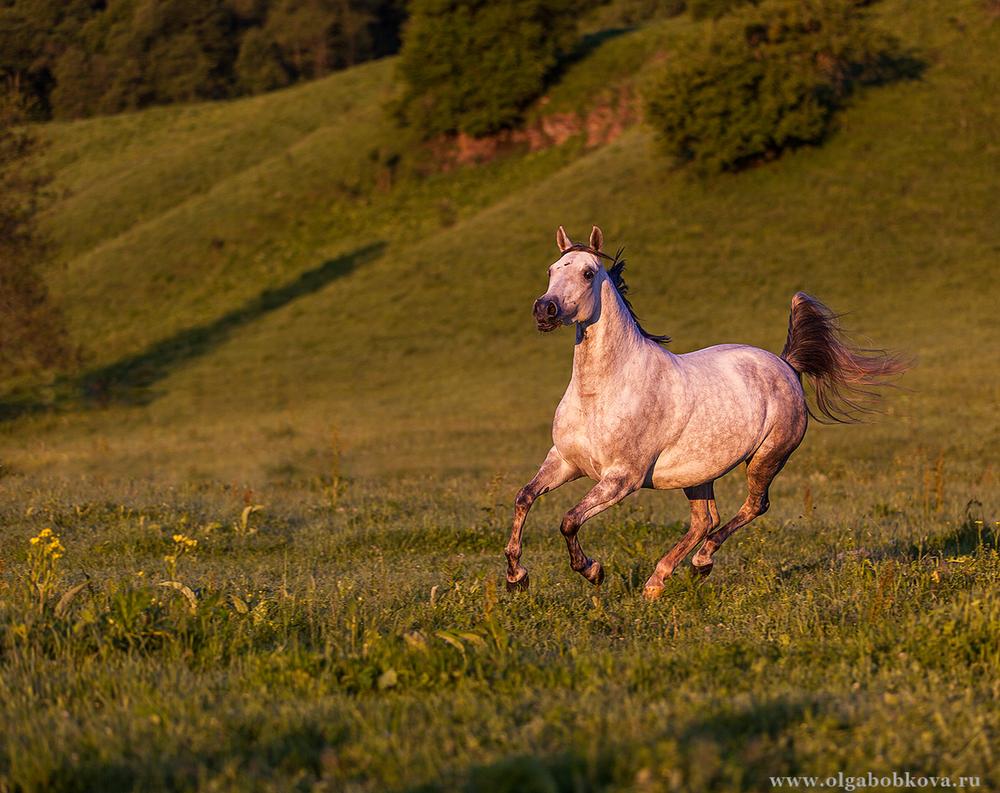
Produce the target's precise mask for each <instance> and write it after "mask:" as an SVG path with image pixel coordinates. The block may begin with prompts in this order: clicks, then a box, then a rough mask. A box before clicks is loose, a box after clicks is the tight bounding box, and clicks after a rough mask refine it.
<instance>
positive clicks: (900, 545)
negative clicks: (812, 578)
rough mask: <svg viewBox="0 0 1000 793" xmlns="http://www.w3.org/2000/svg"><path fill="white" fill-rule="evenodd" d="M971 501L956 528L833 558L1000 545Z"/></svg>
mask: <svg viewBox="0 0 1000 793" xmlns="http://www.w3.org/2000/svg"><path fill="white" fill-rule="evenodd" d="M972 504H973V502H970V504H969V507H967V508H966V515H965V520H964V521H963V522H962V523H960V524H959V525H958V526H956V527H955V528H954V529H952V530H950V531H947V532H944V533H942V534H934V535H930V536H927V537H923V538H921V539H920V540H918V541H916V542H914V541H913V540H893V541H892V542H889V543H886V544H885V545H882V546H879V547H876V548H872V549H870V550H864V551H853V552H850V553H848V552H845V553H843V554H838V556H837V557H835V559H834V560H833V561H834V563H840V562H842V561H844V560H845V559H848V558H863V559H870V560H872V561H873V562H878V561H884V560H888V559H894V560H896V561H898V562H915V561H917V560H919V559H922V558H924V557H926V556H941V557H957V556H967V555H969V554H972V553H974V552H976V551H978V550H979V549H980V548H982V549H984V550H986V551H989V550H994V549H998V548H1000V534H998V532H997V531H996V529H994V528H992V527H990V526H989V524H988V522H987V521H985V520H979V519H977V518H976V517H975V515H973V514H972V512H971V511H970V507H971V506H972ZM830 563H831V560H830V558H829V557H823V558H821V559H816V560H814V561H810V562H802V563H799V564H794V565H789V566H787V567H783V568H782V570H781V573H780V577H781V578H785V579H790V578H794V577H796V576H799V575H802V574H803V573H811V572H815V571H816V570H819V569H821V568H826V567H828V566H829V565H830Z"/></svg>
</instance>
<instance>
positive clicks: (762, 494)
mask: <svg viewBox="0 0 1000 793" xmlns="http://www.w3.org/2000/svg"><path fill="white" fill-rule="evenodd" d="M799 441H801V437H800V438H799V439H798V440H797V441H796V442H795V443H793V444H790V445H789V444H787V443H782V444H780V445H771V446H762V447H761V448H760V449H758V450H757V452H756V453H755V454H754V456H753V457H751V458H750V460H749V461H748V462H747V485H748V490H749V493H748V494H747V498H746V501H744V502H743V506H742V507H740V511H739V512H737V513H736V515H735V517H733V519H732V520H730V521H729V522H728V523H727V524H726V525H725V526H723V527H722V528H721V529H716V530H715V531H713V532H712V533H711V534H709V535H708V537H707V538H706V539H705V542H704V543H703V544H702V546H701V548H699V549H698V552H697V553H696V554H695V555H694V556H693V557H692V559H691V566H692V567H693V568H694V570H695V572H697V573H700V574H701V575H708V574H709V573H710V572H712V566H713V565H714V564H715V563H714V561H713V560H712V557H713V556H715V552H716V551H717V550H719V546H721V545H722V543H724V542H725V541H726V540H728V539H729V538H730V537H731V536H732V535H733V534H735V533H736V531H737V530H738V529H741V528H743V527H744V526H746V525H747V524H748V523H749V522H750V521H752V520H754V519H755V518H759V517H760V516H761V515H763V514H764V513H765V512H767V509H768V507H769V506H770V504H771V502H770V501H768V497H767V492H768V488H770V486H771V482H772V481H773V480H774V477H776V476H777V475H778V472H779V471H780V470H781V468H782V466H784V464H785V461H786V460H787V459H788V457H789V456H790V455H791V453H792V452H793V451H795V449H796V447H797V446H798V445H799Z"/></svg>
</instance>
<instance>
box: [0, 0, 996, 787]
mask: <svg viewBox="0 0 1000 793" xmlns="http://www.w3.org/2000/svg"><path fill="white" fill-rule="evenodd" d="M915 5H916V6H917V7H914V6H915ZM873 8H874V12H875V14H876V16H877V19H878V21H879V23H880V24H881V25H882V26H884V27H886V28H887V29H889V30H892V31H893V32H895V33H896V34H897V35H898V36H900V38H901V39H903V40H904V41H905V42H907V43H908V44H910V45H912V46H913V47H915V48H916V50H917V52H918V53H919V54H920V57H921V58H922V59H923V61H924V63H925V69H924V72H923V74H922V77H921V78H920V79H919V80H914V81H909V82H902V83H897V84H894V85H889V86H883V87H879V88H875V89H870V90H868V91H866V92H864V93H862V94H860V95H859V96H858V97H856V99H855V100H854V101H853V103H852V105H851V107H850V108H849V109H848V110H847V111H846V112H845V113H844V114H843V115H842V116H841V117H840V121H839V127H838V130H837V131H836V133H835V134H834V135H833V136H832V137H831V139H830V140H829V141H828V142H827V143H826V144H825V145H824V146H823V147H822V148H819V149H803V150H800V151H798V152H796V153H794V154H791V155H788V156H785V157H783V158H781V159H780V160H778V161H776V162H773V163H770V164H768V165H766V166H764V167H760V168H756V169H752V170H750V171H747V172H745V173H742V174H740V175H736V176H733V175H727V176H723V177H719V178H714V179H712V180H710V181H697V180H695V179H693V178H691V177H690V176H689V175H687V174H685V173H684V172H683V171H677V170H673V169H671V167H670V166H669V164H668V163H666V162H664V161H662V160H661V159H660V158H659V157H658V155H657V154H656V149H655V146H654V143H653V140H652V136H651V134H650V132H649V131H648V130H646V129H645V128H643V127H641V126H637V127H634V128H631V129H629V130H628V131H626V132H625V134H623V135H622V136H621V137H619V138H618V139H617V140H615V141H614V142H613V143H610V144H608V145H605V146H601V147H598V148H588V147H587V146H586V145H585V144H584V142H583V140H581V139H573V140H571V141H569V142H567V143H566V144H564V145H562V146H559V147H555V148H550V149H547V150H543V151H538V152H534V153H520V154H511V155H510V156H506V157H503V158H500V159H498V160H496V161H494V162H492V163H489V164H487V165H481V166H476V167H467V168H455V169H451V170H448V171H446V172H444V173H436V174H432V175H429V176H428V175H420V174H419V173H416V172H413V171H411V170H408V169H407V168H394V167H393V165H392V162H393V159H392V155H393V153H394V152H395V150H396V147H397V146H398V142H397V140H396V134H395V133H394V131H393V129H392V128H391V126H390V125H389V124H388V123H387V122H386V120H385V118H384V116H383V113H382V107H383V105H384V103H385V102H386V101H387V100H388V98H389V97H390V96H391V93H392V90H393V84H392V81H393V72H392V70H393V64H392V62H391V61H383V62H376V63H372V64H368V65H365V66H362V67H359V68H357V69H352V70H350V71H347V72H343V73H340V74H337V75H334V76H332V77H329V78H326V79H323V80H320V81H317V82H314V83H310V84H306V85H301V86H298V87H295V88H292V89H289V90H287V91H282V92H278V93H275V94H270V95H266V96H261V97H256V98H253V99H248V100H241V101H237V102H231V103H221V104H211V105H198V106H189V107H166V108H157V109H153V110H150V111H144V112H141V113H136V114H130V115H124V116H119V117H112V118H98V119H92V120H87V121H79V122H72V123H59V124H51V125H47V126H46V127H44V128H43V129H42V130H41V131H42V133H43V134H44V135H45V136H46V137H47V138H48V140H49V141H50V148H49V151H48V155H47V156H48V158H49V164H50V165H51V166H52V167H53V168H54V169H55V172H56V182H55V189H56V195H57V200H56V202H55V204H54V206H53V208H52V210H51V212H50V214H49V216H48V217H47V218H46V224H47V227H48V229H49V230H50V232H51V234H52V236H53V238H54V240H55V242H56V245H57V249H58V252H59V254H58V257H57V259H56V261H55V262H53V264H52V266H51V268H50V270H49V272H48V273H47V276H48V279H49V283H50V285H51V288H52V291H53V294H54V295H55V296H56V297H57V298H58V299H59V300H60V302H61V303H62V304H63V305H64V306H65V310H66V313H67V316H68V320H69V323H70V327H71V331H72V333H73V336H74V338H75V339H77V340H78V341H79V342H80V343H81V345H82V346H83V348H84V350H85V353H86V355H87V360H86V365H85V367H84V370H83V371H82V372H81V373H80V374H79V375H78V376H73V377H71V378H62V379H55V380H52V381H49V382H42V383H38V382H33V383H17V384H13V385H11V387H10V388H9V389H8V392H7V393H6V395H5V396H4V397H3V398H2V400H0V403H2V404H0V414H2V417H3V421H2V423H0V791H3V792H4V793H6V791H15V790H16V791H35V790H39V791H41V790H81V791H83V790H161V789H164V790H220V791H225V790H233V791H235V790H247V789H255V790H274V791H285V790H293V789H294V790H345V789H346V790H357V791H376V790H378V791H381V790H397V791H416V790H454V789H469V790H499V791H505V790H506V791H570V790H641V791H645V790H649V791H659V790H684V791H688V790H690V791H735V790H746V791H756V790H769V789H770V785H769V782H768V778H769V777H771V776H778V775H794V774H806V775H817V776H824V777H825V776H828V775H835V774H836V773H837V772H843V773H844V774H845V775H848V776H851V775H854V776H862V775H865V774H867V773H868V772H869V771H872V772H874V773H876V774H879V773H883V772H888V773H891V772H892V771H893V770H895V771H898V772H900V773H902V772H904V771H906V770H909V771H911V772H912V773H915V774H924V775H936V776H950V777H954V778H956V779H957V777H958V776H963V775H965V776H969V775H971V776H978V777H980V781H981V788H980V789H983V790H995V789H998V788H1000V757H998V753H997V749H996V746H997V745H1000V591H998V587H997V584H998V580H1000V551H998V548H1000V544H998V530H1000V526H998V522H997V519H998V517H1000V509H998V507H1000V499H998V497H997V493H998V481H997V479H998V471H997V460H998V456H997V450H998V449H1000V425H998V422H997V418H996V409H997V405H998V404H1000V365H998V362H997V358H996V350H997V349H998V344H1000V322H998V315H997V311H996V303H997V297H998V293H1000V290H998V287H1000V277H998V275H997V272H998V270H997V267H998V264H1000V202H998V200H997V199H998V196H1000V105H998V104H997V102H996V97H997V95H998V94H1000V65H998V63H997V60H996V57H995V53H996V52H998V51H1000V19H998V17H997V16H996V14H995V11H992V10H991V7H990V6H989V4H986V3H983V2H981V1H980V0H961V1H959V2H945V0H934V1H933V2H926V3H921V4H909V3H905V2H903V0H884V2H881V3H879V4H876V5H875V6H874V7H873ZM692 30H693V34H694V35H699V31H698V29H697V26H695V25H693V23H691V22H690V21H689V20H687V19H686V18H682V19H677V20H669V21H666V22H661V23H657V24H656V25H655V26H653V27H650V28H642V29H638V30H635V31H631V32H626V33H622V34H621V35H616V36H613V37H607V38H606V39H605V40H604V41H603V42H602V43H600V44H599V45H598V46H597V47H596V48H595V49H593V50H591V51H590V52H589V53H588V54H587V55H586V56H585V57H583V58H581V59H580V60H579V61H577V62H576V63H574V64H573V65H572V66H571V67H570V68H569V69H568V70H567V71H566V73H565V74H564V75H563V77H562V81H561V82H560V84H559V85H558V86H556V87H555V88H553V91H552V95H551V97H550V101H549V102H548V103H546V104H545V105H542V106H540V107H539V109H538V110H537V111H536V112H537V113H539V114H541V113H544V112H547V111H546V108H549V109H552V110H553V111H558V112H565V111H566V109H567V108H568V107H572V106H574V105H575V106H577V107H579V108H580V110H581V112H584V111H585V110H586V105H587V103H588V102H589V101H595V102H599V101H601V99H600V96H601V93H600V90H601V85H602V84H603V83H604V82H605V81H606V80H608V79H612V80H615V79H618V80H622V81H628V82H630V83H633V84H635V85H641V83H642V81H643V80H644V79H645V78H646V76H647V75H648V73H649V72H650V70H651V69H654V68H655V64H656V63H657V62H658V60H659V59H661V58H662V57H669V53H670V48H671V42H672V41H673V40H674V38H675V37H679V36H683V35H692ZM560 223H563V224H565V225H566V226H567V228H568V229H569V231H570V233H571V234H575V235H579V236H584V235H585V233H586V232H587V231H588V230H589V228H590V224H591V223H599V224H600V225H601V226H602V227H603V228H604V231H605V235H606V238H607V239H608V244H609V246H610V247H616V246H617V245H619V244H625V245H626V246H627V253H628V258H629V261H630V268H629V271H628V272H629V274H630V278H629V281H630V285H631V287H632V297H633V303H634V305H635V306H636V308H637V310H638V311H639V313H640V315H641V316H642V318H643V322H644V325H645V326H646V327H647V328H648V329H650V330H652V331H654V332H667V333H670V335H671V336H672V337H673V338H674V340H675V341H674V342H673V344H672V349H674V350H675V351H685V350H690V349H695V348H698V347H701V346H705V345H708V344H714V343H718V342H726V341H743V342H749V343H753V344H758V345H760V346H763V347H765V348H767V349H771V350H778V349H780V347H781V344H782V343H783V341H784V335H785V326H786V321H787V312H788V307H789V300H790V298H791V295H792V294H793V293H794V292H795V291H796V290H798V289H805V290H806V291H809V292H810V293H812V294H815V295H817V296H819V297H820V298H821V299H823V300H824V301H826V302H828V303H829V304H830V305H832V306H833V307H835V308H836V309H839V310H843V311H849V312H850V313H849V315H848V317H847V318H846V319H845V322H846V324H847V325H848V326H849V327H852V328H855V329H857V330H858V331H859V333H860V334H861V335H862V336H863V335H869V336H871V337H872V338H873V339H874V340H876V342H878V343H879V344H882V345H886V346H890V347H894V348H897V349H903V350H905V351H907V352H908V353H910V354H911V355H913V356H915V357H916V359H917V365H916V366H915V368H914V369H913V371H912V372H911V373H910V374H909V375H907V377H906V378H905V379H904V380H903V381H902V383H901V386H902V388H900V389H899V390H897V391H896V392H894V393H892V394H891V395H890V399H889V402H888V414H887V415H886V416H885V417H883V418H881V419H880V420H879V421H878V422H876V423H874V424H871V425H865V426H857V427H820V426H816V425H814V426H812V427H811V428H810V431H809V433H808V434H807V436H806V440H805V443H804V444H803V446H802V448H801V449H800V450H799V451H798V452H796V454H795V455H794V456H793V458H792V460H791V462H790V463H789V465H788V466H787V468H786V469H785V471H784V472H783V473H782V474H781V475H780V476H779V477H778V479H777V480H776V482H775V486H774V488H773V490H772V496H771V502H772V507H771V511H770V512H769V513H768V514H767V515H766V516H765V517H763V518H761V519H759V520H758V521H756V522H755V523H754V524H753V525H752V526H751V527H749V528H747V529H745V530H743V531H742V532H740V533H738V534H737V535H736V536H735V537H734V538H733V539H732V540H730V541H729V542H728V543H727V544H726V546H725V547H724V548H723V550H722V551H720V553H719V554H718V556H717V557H716V566H715V570H714V572H713V573H712V576H711V578H709V579H708V580H707V581H706V582H705V583H704V584H701V585H698V584H697V583H696V582H695V581H694V580H692V579H691V578H690V577H689V576H688V575H687V573H686V572H684V571H679V573H678V575H677V576H676V578H675V579H674V580H672V581H671V582H669V584H668V588H667V591H666V592H665V593H664V595H663V597H662V598H661V599H660V600H658V601H657V602H655V603H652V604H650V603H647V602H646V601H645V600H643V598H642V597H641V589H642V582H643V581H644V580H645V578H646V577H647V576H648V574H649V572H650V571H651V569H652V567H653V565H654V564H655V562H656V560H657V559H658V558H659V556H660V555H662V553H663V552H664V551H665V550H666V549H667V548H668V547H670V546H671V545H672V544H673V542H675V541H676V539H677V538H679V536H680V535H681V533H682V532H683V530H684V526H683V523H684V521H685V520H686V516H687V505H686V502H685V500H684V499H683V497H681V496H680V495H678V494H672V493H648V492H644V493H640V494H637V495H636V496H635V497H632V498H630V499H629V500H627V501H626V502H624V503H623V504H622V505H620V506H619V507H617V508H615V509H613V510H611V511H609V512H608V513H605V514H604V515H602V516H600V517H598V518H595V519H594V520H593V521H591V522H590V523H588V524H587V525H586V526H585V527H584V529H583V530H582V541H583V544H584V546H585V547H586V548H587V549H588V552H591V553H592V554H593V555H594V556H595V557H597V558H599V559H601V561H602V562H603V563H604V565H605V569H606V570H607V573H608V579H607V581H606V582H605V584H604V585H603V586H602V587H601V588H600V589H594V588H592V587H590V585H589V584H587V583H586V582H584V581H583V580H582V579H581V578H580V577H579V576H577V575H576V574H574V573H573V572H572V571H571V570H570V569H569V565H568V561H567V559H566V552H565V546H564V543H563V540H562V537H561V536H560V534H559V532H558V530H557V527H558V523H559V519H560V517H561V515H562V514H563V512H565V511H566V510H567V509H568V508H569V507H570V506H572V505H573V503H575V499H578V498H579V497H580V496H581V495H582V493H583V492H584V489H585V487H586V485H585V484H584V483H576V484H574V485H569V486H567V487H565V488H563V489H562V490H560V491H558V492H557V493H554V494H551V495H549V496H547V497H545V498H543V499H542V500H540V501H539V503H538V504H537V505H536V506H535V508H534V509H533V511H532V513H531V516H530V518H529V523H528V527H527V530H526V543H525V545H526V547H525V556H524V562H525V564H526V565H527V567H528V568H529V569H530V570H531V577H532V590H531V591H530V592H529V593H527V594H523V595H518V596H512V595H508V594H507V593H506V592H505V591H504V589H503V571H504V560H503V555H502V550H503V546H504V543H505V542H506V538H507V531H508V528H509V524H508V521H509V516H510V507H511V502H512V500H513V496H514V494H515V493H516V491H517V489H518V487H519V486H520V485H521V484H523V482H524V481H526V480H527V478H528V477H530V476H531V475H532V474H533V473H534V467H535V466H537V464H538V463H539V462H540V461H541V459H542V458H543V456H544V454H545V451H546V450H547V449H548V446H549V445H550V439H549V436H548V432H549V422H550V420H551V416H552V412H553V410H554V408H555V405H556V403H557V401H558V399H559V397H560V396H561V393H562V389H563V388H564V387H565V384H566V381H567V379H568V376H569V369H570V359H571V346H572V344H571V341H570V337H569V336H568V335H567V333H562V334H556V335H547V336H540V335H539V334H537V332H536V331H535V330H534V326H533V323H532V321H531V317H530V307H531V302H532V300H533V299H534V298H535V297H536V296H537V295H538V294H540V293H541V292H542V291H543V290H544V287H545V273H546V267H547V265H548V264H549V263H550V262H551V261H552V260H553V259H554V257H555V247H554V241H553V237H554V230H555V227H556V226H557V225H558V224H560ZM742 488H743V483H742V481H741V473H740V472H736V473H734V474H732V475H730V476H728V477H726V478H725V479H724V480H722V481H721V482H720V483H719V485H718V488H717V492H718V496H719V506H720V510H721V511H722V512H723V513H724V514H730V513H732V512H733V511H734V510H735V509H736V508H737V507H738V505H739V504H740V503H741V501H742V499H743V491H742ZM45 529H51V531H52V532H53V533H54V535H55V536H57V537H58V538H59V541H58V543H55V541H54V540H52V538H51V536H49V535H44V536H42V532H43V531H44V530H45ZM175 536H176V537H178V538H179V539H176V540H175V539H174V537H175ZM35 537H39V538H40V539H39V540H38V542H36V543H34V544H32V543H31V539H32V538H35ZM189 540H195V541H197V544H196V545H194V546H192V545H191V544H190V542H188V541H189ZM57 556H58V558H56V557H57ZM164 582H174V583H173V584H169V585H166V586H164ZM80 585H83V586H82V588H81V586H80ZM43 601H44V602H45V603H46V604H47V605H45V606H44V607H43V606H42V605H41V603H42V602H43Z"/></svg>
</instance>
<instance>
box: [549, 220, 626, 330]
mask: <svg viewBox="0 0 1000 793" xmlns="http://www.w3.org/2000/svg"><path fill="white" fill-rule="evenodd" d="M556 244H557V245H558V246H559V251H560V253H561V254H562V255H561V256H560V257H559V259H558V260H557V261H556V262H555V263H554V264H553V265H551V266H550V267H549V288H548V290H547V291H546V292H545V294H544V295H542V296H541V297H540V298H538V300H536V301H535V308H534V314H535V324H536V325H537V326H538V329H539V330H540V331H542V332H543V333H548V332H549V331H551V330H555V329H556V328H558V327H559V326H560V325H571V324H573V323H574V322H588V321H589V320H590V319H591V318H593V317H594V315H595V314H597V312H598V311H599V308H600V299H601V284H602V282H603V281H604V279H605V278H607V277H608V276H607V272H606V271H605V269H604V267H602V266H601V259H602V258H604V259H610V258H611V257H610V256H608V255H607V254H605V253H603V252H602V251H601V248H602V246H603V245H604V234H603V233H602V232H601V230H600V229H599V228H598V227H597V226H594V228H593V230H592V231H591V232H590V244H589V245H582V244H580V243H574V242H573V240H571V239H570V238H569V235H568V234H567V233H566V229H564V228H563V227H562V226H560V227H559V230H558V231H557V232H556Z"/></svg>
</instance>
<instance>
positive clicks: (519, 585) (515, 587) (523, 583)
mask: <svg viewBox="0 0 1000 793" xmlns="http://www.w3.org/2000/svg"><path fill="white" fill-rule="evenodd" d="M528 583H529V582H528V571H527V570H525V571H524V575H522V576H521V577H520V578H518V579H516V580H514V581H511V580H510V578H509V577H508V578H507V591H508V592H527V591H528Z"/></svg>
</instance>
